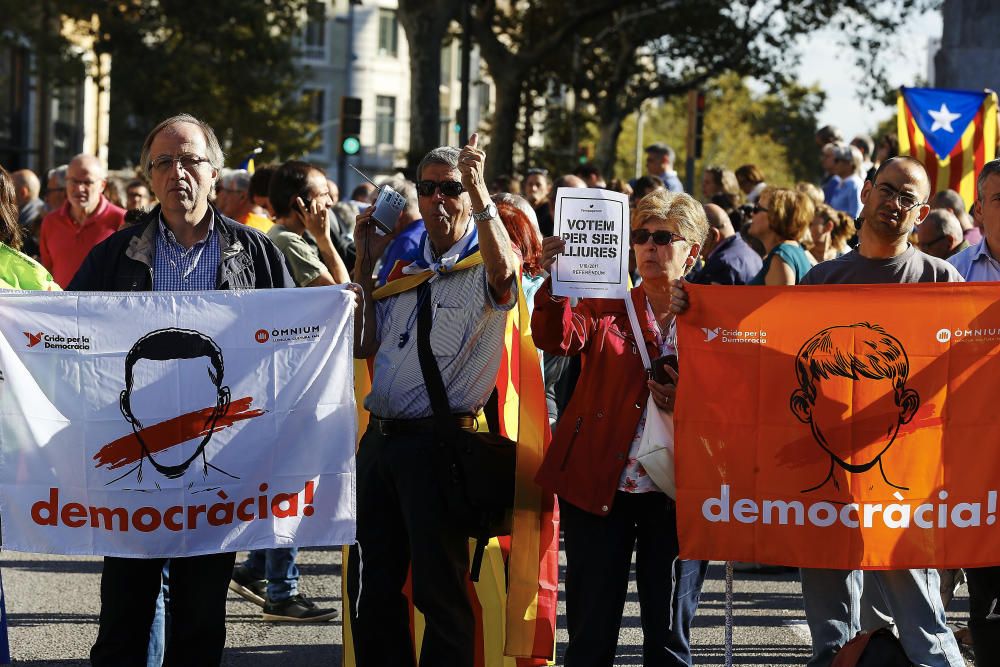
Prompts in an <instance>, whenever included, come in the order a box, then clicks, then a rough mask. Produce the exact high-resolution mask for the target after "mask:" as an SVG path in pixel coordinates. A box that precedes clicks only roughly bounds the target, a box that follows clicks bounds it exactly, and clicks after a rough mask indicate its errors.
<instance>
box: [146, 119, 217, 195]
mask: <svg viewBox="0 0 1000 667" xmlns="http://www.w3.org/2000/svg"><path fill="white" fill-rule="evenodd" d="M182 123H190V124H191V125H197V126H198V127H199V128H201V132H202V134H204V135H205V146H206V152H207V155H206V156H205V157H206V158H207V159H208V163H209V164H210V165H212V166H213V167H215V168H216V169H222V165H223V164H225V162H226V155H225V153H223V152H222V146H220V145H219V139H218V137H216V136H215V131H214V130H213V129H212V127H211V126H210V125H209V124H208V123H206V122H205V121H203V120H198V119H197V118H195V117H194V116H192V115H191V114H189V113H181V114H177V115H176V116H171V117H170V118H167V119H166V120H162V121H160V123H159V124H158V125H157V126H156V127H154V128H153V130H152V131H151V132H150V133H149V134H148V135H147V136H146V140H145V141H144V142H142V152H141V153H140V154H139V166H140V167H141V168H142V173H143V174H145V175H146V178H147V179H149V178H150V177H151V174H150V163H149V159H150V158H149V150H150V147H151V146H152V145H153V140H154V139H156V135H158V134H159V133H160V132H162V131H163V130H165V129H167V128H168V127H172V126H174V125H180V124H182Z"/></svg>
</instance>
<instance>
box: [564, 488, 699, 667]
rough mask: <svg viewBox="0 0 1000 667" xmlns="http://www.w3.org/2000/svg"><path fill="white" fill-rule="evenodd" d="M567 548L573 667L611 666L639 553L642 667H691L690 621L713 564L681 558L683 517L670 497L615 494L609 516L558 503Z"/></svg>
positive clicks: (568, 660) (568, 659) (569, 662)
mask: <svg viewBox="0 0 1000 667" xmlns="http://www.w3.org/2000/svg"><path fill="white" fill-rule="evenodd" d="M559 516H560V524H561V526H562V530H563V536H564V538H565V545H566V621H567V628H568V630H569V644H568V645H567V646H566V656H565V664H566V667H611V665H613V664H614V661H615V651H616V649H617V648H618V630H619V627H620V626H621V622H622V612H623V610H624V607H625V597H626V595H627V593H628V580H629V571H630V570H631V569H632V552H633V550H634V551H635V583H636V588H637V589H638V593H639V617H640V621H641V623H642V635H643V643H642V664H643V665H645V667H681V666H683V665H690V664H692V663H691V620H692V619H693V618H694V614H695V612H696V611H697V609H698V601H699V600H700V598H701V586H702V583H704V581H705V573H706V571H707V570H708V562H707V561H696V560H681V559H680V558H678V557H677V554H678V550H679V549H678V543H677V511H676V506H675V505H674V501H673V500H671V499H670V498H668V497H667V496H666V494H663V493H623V492H621V491H619V492H618V493H616V494H615V499H614V505H613V506H612V508H611V512H610V513H609V514H608V515H607V516H598V515H596V514H591V513H589V512H585V511H584V510H582V509H580V508H578V507H576V506H574V505H572V504H570V503H569V502H567V501H565V500H563V499H562V498H560V499H559Z"/></svg>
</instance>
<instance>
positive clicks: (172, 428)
mask: <svg viewBox="0 0 1000 667" xmlns="http://www.w3.org/2000/svg"><path fill="white" fill-rule="evenodd" d="M251 404H253V397H251V396H245V397H244V398H241V399H239V400H236V401H233V402H232V403H231V404H230V405H229V411H228V412H227V413H226V414H225V415H222V416H221V417H219V418H218V420H216V422H215V427H214V428H211V429H209V427H208V423H209V420H210V419H211V418H212V412H213V411H214V410H215V407H214V406H213V407H211V408H204V409H202V410H196V411H194V412H189V413H187V414H186V415H181V416H180V417H174V418H173V419H168V420H167V421H164V422H160V423H159V424H153V425H152V426H147V427H146V428H144V429H142V430H141V431H139V433H140V434H141V435H142V439H143V441H144V442H145V443H146V448H147V449H148V450H149V452H150V453H151V454H155V453H156V452H162V451H163V450H165V449H170V448H171V447H174V446H176V445H179V444H181V443H183V442H187V441H188V440H194V439H195V438H203V437H205V436H206V435H208V433H209V431H210V430H211V432H212V433H216V432H218V431H221V430H222V429H224V428H228V427H230V426H232V425H233V424H235V423H236V422H239V421H244V420H246V419H253V418H254V417H260V416H261V415H262V414H264V412H265V410H259V409H254V410H251V409H250V406H251ZM141 457H142V450H141V449H140V447H139V443H138V442H136V439H135V434H134V433H129V434H128V435H123V436H122V437H120V438H118V439H117V440H115V441H113V442H109V443H108V444H106V445H104V446H103V447H101V449H100V450H98V452H97V453H96V454H94V460H95V461H97V465H96V466H94V467H95V468H100V467H101V466H107V467H108V468H109V469H110V470H114V469H115V468H121V467H122V466H126V465H128V464H130V463H135V462H136V461H138V460H139V459H140V458H141Z"/></svg>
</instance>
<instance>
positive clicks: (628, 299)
mask: <svg viewBox="0 0 1000 667" xmlns="http://www.w3.org/2000/svg"><path fill="white" fill-rule="evenodd" d="M625 310H627V311H628V319H629V322H631V324H632V335H633V336H634V337H635V346H636V347H637V348H639V356H640V357H642V365H643V366H644V367H645V368H646V372H647V373H649V372H651V369H652V367H653V365H652V364H651V363H650V362H649V352H647V351H646V339H645V338H643V336H642V327H640V326H639V318H638V317H636V315H635V305H634V304H633V303H632V294H631V293H629V294H627V295H626V296H625Z"/></svg>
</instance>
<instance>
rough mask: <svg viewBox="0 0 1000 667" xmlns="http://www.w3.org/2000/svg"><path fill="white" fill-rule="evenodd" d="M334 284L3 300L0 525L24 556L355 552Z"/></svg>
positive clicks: (342, 309)
mask: <svg viewBox="0 0 1000 667" xmlns="http://www.w3.org/2000/svg"><path fill="white" fill-rule="evenodd" d="M353 304H354V301H353V299H352V298H351V295H350V293H349V292H347V291H346V290H344V289H343V288H340V287H323V288H315V289H312V290H291V289H289V290H259V291H249V292H152V293H148V294H147V293H143V294H87V293H60V294H39V293H36V292H30V293H11V292H6V293H3V294H2V295H0V373H2V374H0V463H2V465H0V514H2V518H3V523H2V528H3V545H4V548H6V549H13V550H16V551H33V552H40V553H56V554H91V555H106V556H107V555H113V556H129V557H154V556H155V557H173V556H192V555H199V554H206V553H215V552H223V551H237V550H242V549H261V548H274V547H288V546H311V545H332V544H349V543H351V542H353V541H354V535H355V530H354V528H355V488H354V445H355V441H356V433H357V414H356V409H355V400H354V386H353V370H352V369H353V364H352V351H353V350H352V348H353V324H352V323H353V318H352V313H353V308H354V305H353Z"/></svg>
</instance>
